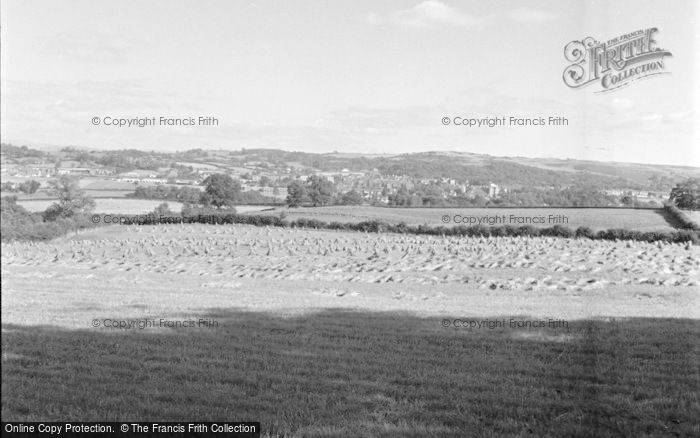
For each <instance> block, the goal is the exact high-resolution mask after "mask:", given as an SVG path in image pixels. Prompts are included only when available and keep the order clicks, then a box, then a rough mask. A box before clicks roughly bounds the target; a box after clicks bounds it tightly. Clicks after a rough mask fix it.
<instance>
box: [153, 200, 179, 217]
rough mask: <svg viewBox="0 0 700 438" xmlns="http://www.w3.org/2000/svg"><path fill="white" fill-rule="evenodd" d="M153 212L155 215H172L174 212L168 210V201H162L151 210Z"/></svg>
mask: <svg viewBox="0 0 700 438" xmlns="http://www.w3.org/2000/svg"><path fill="white" fill-rule="evenodd" d="M153 214H154V215H155V216H156V217H161V216H172V215H173V214H174V213H173V212H172V211H171V210H170V206H168V203H167V202H163V203H161V204H160V205H158V206H157V207H156V208H155V209H154V210H153Z"/></svg>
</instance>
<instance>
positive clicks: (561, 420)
mask: <svg viewBox="0 0 700 438" xmlns="http://www.w3.org/2000/svg"><path fill="white" fill-rule="evenodd" d="M92 313H94V312H85V313H84V316H85V317H86V321H87V320H88V319H87V317H88V316H89V315H90V314H92ZM114 316H115V317H116V316H118V315H114ZM206 316H207V318H211V319H214V320H216V321H217V322H218V324H219V326H218V327H217V328H198V329H184V328H181V329H163V330H160V331H150V332H149V331H146V330H138V329H134V330H122V331H119V330H114V331H108V330H102V331H100V330H93V329H77V330H66V329H64V328H56V327H52V325H51V321H46V323H45V324H41V325H36V326H21V325H13V324H3V337H2V351H3V356H2V365H3V377H2V391H3V396H2V416H3V419H4V420H5V421H15V422H17V421H39V420H41V421H47V420H55V421H71V420H72V421H77V420H83V421H84V420H95V421H96V420H112V421H127V420H129V421H133V420H134V419H144V420H145V419H148V420H149V421H183V420H188V421H195V420H196V421H206V420H211V421H223V420H228V421H232V420H233V419H236V420H250V421H261V422H262V425H263V430H264V431H265V433H268V434H272V435H274V434H279V435H280V436H348V437H350V436H352V437H358V436H439V437H443V436H467V435H468V436H698V434H699V433H700V427H699V426H698V420H697V412H698V410H700V404H699V403H698V397H697V391H698V374H697V364H698V361H699V360H700V355H699V353H698V351H699V349H698V347H699V345H698V339H700V322H698V321H693V320H676V319H664V320H661V319H630V320H625V321H620V322H601V321H579V322H577V323H576V324H574V325H572V326H571V330H572V331H574V332H577V333H580V334H581V335H582V337H581V339H580V340H579V341H577V342H574V343H564V342H559V341H556V340H549V341H548V340H546V337H545V340H537V339H531V338H529V337H527V336H522V337H514V336H513V331H512V330H509V329H504V330H498V329H496V330H474V331H466V330H458V329H444V328H442V327H441V326H440V324H439V322H438V320H436V319H422V318H418V317H415V316H410V315H407V314H402V313H396V312H390V313H372V312H354V311H344V310H329V311H324V312H320V313H311V314H308V315H301V316H294V317H281V316H275V315H269V314H264V313H256V312H243V311H235V310H212V311H211V312H209V313H208V314H207V315H206ZM555 339H556V338H555Z"/></svg>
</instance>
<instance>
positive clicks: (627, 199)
mask: <svg viewBox="0 0 700 438" xmlns="http://www.w3.org/2000/svg"><path fill="white" fill-rule="evenodd" d="M634 201H635V199H634V197H633V196H629V195H625V196H623V197H622V198H620V202H622V205H624V206H625V207H632V206H633V205H634Z"/></svg>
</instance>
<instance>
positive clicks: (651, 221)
mask: <svg viewBox="0 0 700 438" xmlns="http://www.w3.org/2000/svg"><path fill="white" fill-rule="evenodd" d="M282 212H284V213H285V215H286V217H287V219H289V220H293V219H299V218H307V219H317V220H320V221H324V222H333V221H337V222H363V221H371V220H379V221H385V222H388V223H399V222H405V223H406V224H408V225H422V224H427V225H431V226H439V225H444V226H454V225H467V226H469V225H485V226H489V225H512V226H521V225H531V226H535V227H552V226H554V225H562V226H565V227H569V228H572V229H576V228H578V227H590V228H592V229H593V230H603V229H609V228H625V229H628V230H637V231H670V230H673V229H674V225H675V222H674V220H673V219H672V218H670V217H669V216H668V215H667V213H666V212H664V211H663V210H661V209H659V210H651V209H646V210H641V209H640V210H635V209H622V208H554V207H552V208H461V207H440V208H389V207H369V206H332V207H301V208H286V207H277V208H276V209H274V210H271V211H269V212H266V214H280V213H282ZM444 217H446V218H447V221H445V219H444ZM562 217H566V219H567V220H566V222H563V221H562V219H563V218H562ZM479 219H481V220H482V222H479ZM489 221H490V222H489Z"/></svg>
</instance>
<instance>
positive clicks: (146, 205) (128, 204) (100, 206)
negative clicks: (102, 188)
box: [17, 198, 182, 215]
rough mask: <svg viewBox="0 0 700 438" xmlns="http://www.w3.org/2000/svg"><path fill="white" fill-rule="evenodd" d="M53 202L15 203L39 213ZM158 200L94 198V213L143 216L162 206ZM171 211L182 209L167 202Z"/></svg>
mask: <svg viewBox="0 0 700 438" xmlns="http://www.w3.org/2000/svg"><path fill="white" fill-rule="evenodd" d="M54 202H56V201H55V200H29V201H18V202H17V203H18V204H19V205H21V206H22V207H24V208H26V209H27V210H28V211H30V212H41V211H44V210H46V209H47V208H48V207H49V206H50V205H51V204H53V203H54ZM163 202H165V201H163V200H159V199H130V198H95V213H121V214H134V215H136V214H144V213H148V212H149V211H153V210H154V209H155V208H156V207H157V206H159V205H160V204H162V203H163ZM168 207H170V209H171V210H173V211H176V212H179V211H180V209H182V203H180V202H168Z"/></svg>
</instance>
